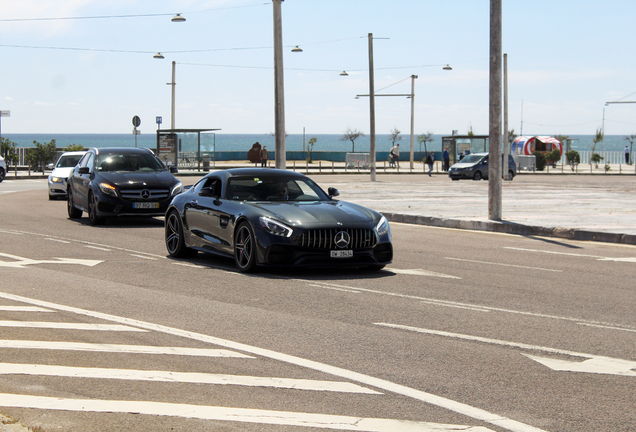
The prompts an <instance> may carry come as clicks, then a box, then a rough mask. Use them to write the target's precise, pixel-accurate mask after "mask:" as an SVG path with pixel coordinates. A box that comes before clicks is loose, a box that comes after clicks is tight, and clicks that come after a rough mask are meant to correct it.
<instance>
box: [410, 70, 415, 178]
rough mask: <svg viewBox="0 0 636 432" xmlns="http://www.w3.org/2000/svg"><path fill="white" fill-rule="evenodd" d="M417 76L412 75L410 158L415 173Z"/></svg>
mask: <svg viewBox="0 0 636 432" xmlns="http://www.w3.org/2000/svg"><path fill="white" fill-rule="evenodd" d="M416 78H417V75H411V154H410V158H409V167H410V168H411V171H413V159H415V149H414V148H413V146H414V135H415V120H414V119H415V79H416Z"/></svg>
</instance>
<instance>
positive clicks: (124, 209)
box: [96, 193, 172, 218]
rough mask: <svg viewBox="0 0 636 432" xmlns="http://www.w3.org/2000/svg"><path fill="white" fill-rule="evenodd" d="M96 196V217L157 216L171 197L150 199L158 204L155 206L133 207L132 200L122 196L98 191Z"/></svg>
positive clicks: (164, 208)
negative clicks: (156, 199)
mask: <svg viewBox="0 0 636 432" xmlns="http://www.w3.org/2000/svg"><path fill="white" fill-rule="evenodd" d="M96 196H97V217H100V218H110V217H157V216H164V215H165V214H166V210H167V209H168V206H169V205H170V201H171V200H172V197H170V198H166V199H163V200H159V201H152V202H156V203H158V204H159V206H158V207H157V208H134V207H133V203H134V202H144V201H141V200H140V201H129V200H124V199H122V198H115V197H113V196H110V195H106V194H103V193H100V194H98V195H96Z"/></svg>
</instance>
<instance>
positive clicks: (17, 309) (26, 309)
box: [0, 306, 53, 312]
mask: <svg viewBox="0 0 636 432" xmlns="http://www.w3.org/2000/svg"><path fill="white" fill-rule="evenodd" d="M0 311H3V312H53V311H52V310H50V309H44V308H41V307H37V306H0Z"/></svg>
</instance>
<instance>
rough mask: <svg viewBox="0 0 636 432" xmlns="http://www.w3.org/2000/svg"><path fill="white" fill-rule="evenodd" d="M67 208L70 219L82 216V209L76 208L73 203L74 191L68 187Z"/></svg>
mask: <svg viewBox="0 0 636 432" xmlns="http://www.w3.org/2000/svg"><path fill="white" fill-rule="evenodd" d="M66 208H67V210H68V217H69V218H70V219H79V218H81V217H82V211H81V210H80V209H78V208H75V205H74V204H73V193H72V192H71V188H68V202H67V203H66Z"/></svg>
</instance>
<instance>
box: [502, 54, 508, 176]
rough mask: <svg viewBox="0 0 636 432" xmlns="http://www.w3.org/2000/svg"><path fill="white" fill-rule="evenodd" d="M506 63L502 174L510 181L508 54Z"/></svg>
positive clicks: (505, 57) (505, 55)
mask: <svg viewBox="0 0 636 432" xmlns="http://www.w3.org/2000/svg"><path fill="white" fill-rule="evenodd" d="M503 61H504V131H503V132H504V133H503V146H504V148H503V168H502V170H501V171H502V174H503V179H504V180H509V178H508V170H509V167H508V146H509V143H508V141H509V140H510V139H509V138H508V54H504V55H503Z"/></svg>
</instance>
